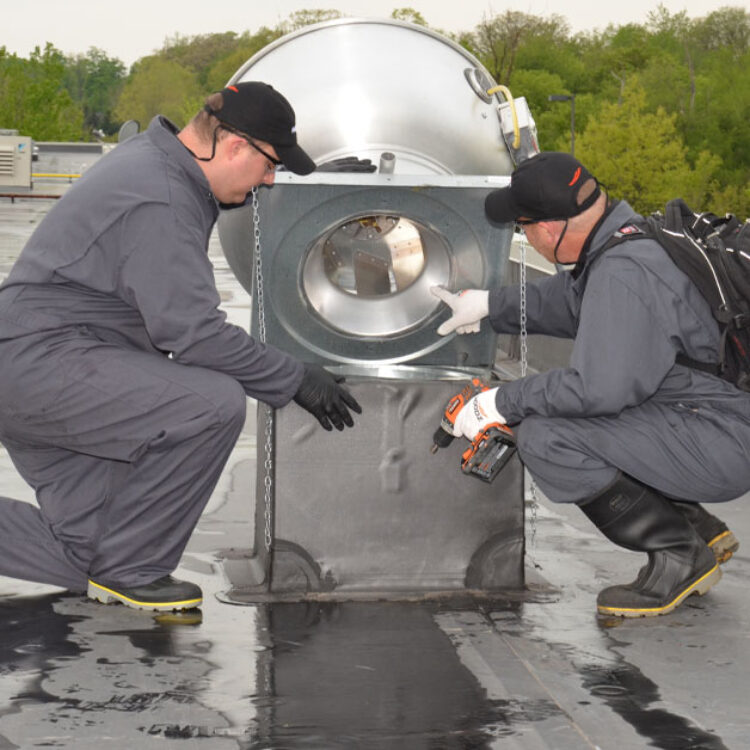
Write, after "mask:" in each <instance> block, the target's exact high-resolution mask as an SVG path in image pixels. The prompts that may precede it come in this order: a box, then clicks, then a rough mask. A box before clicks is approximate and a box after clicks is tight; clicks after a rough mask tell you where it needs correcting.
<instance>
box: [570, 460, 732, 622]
mask: <svg viewBox="0 0 750 750" xmlns="http://www.w3.org/2000/svg"><path fill="white" fill-rule="evenodd" d="M579 506H580V508H581V510H582V511H583V512H584V513H585V514H586V516H588V518H589V519H590V520H591V521H592V522H593V523H594V525H595V526H596V527H597V528H598V529H599V530H600V531H601V532H602V533H603V534H604V535H605V536H606V537H607V538H608V539H609V540H610V541H612V542H614V543H615V544H618V545H620V546H621V547H625V548H626V549H630V550H635V551H639V552H646V553H647V555H648V562H647V564H646V565H645V566H644V567H643V568H641V570H640V572H639V573H638V575H637V577H636V579H635V580H634V581H632V582H631V583H627V584H620V585H617V586H610V587H608V588H606V589H604V590H603V591H601V592H599V596H598V597H597V600H596V603H597V610H598V612H599V614H601V615H608V616H615V617H654V616H657V615H665V614H668V613H669V612H671V611H672V610H674V609H675V608H676V607H678V606H679V605H680V604H682V602H683V601H685V599H687V598H688V597H689V596H691V595H693V594H700V595H703V594H705V593H706V592H707V591H708V590H709V589H710V588H711V587H712V586H713V585H714V584H716V583H718V581H719V579H720V578H721V570H720V568H719V564H718V563H717V562H716V559H715V557H714V553H713V552H712V551H711V549H710V548H709V547H708V545H707V544H706V542H705V541H704V540H703V539H702V538H701V537H700V536H699V534H698V532H697V531H696V530H695V529H694V528H693V526H692V525H691V524H690V523H689V522H688V521H687V519H686V518H685V517H684V516H683V515H682V514H681V513H680V512H679V511H678V510H677V509H676V508H674V507H672V504H671V503H670V501H669V500H667V499H666V498H665V497H664V496H663V495H661V494H660V493H658V492H657V491H656V490H653V489H651V488H650V487H646V486H645V485H642V484H640V483H639V482H636V481H635V480H634V479H632V478H631V477H628V476H626V475H624V474H621V475H620V477H619V478H618V479H617V481H616V482H615V483H614V484H613V485H611V486H610V487H609V488H608V489H606V490H605V491H604V492H602V493H601V494H599V495H597V496H596V497H594V498H591V499H589V500H584V501H583V502H581V503H579Z"/></svg>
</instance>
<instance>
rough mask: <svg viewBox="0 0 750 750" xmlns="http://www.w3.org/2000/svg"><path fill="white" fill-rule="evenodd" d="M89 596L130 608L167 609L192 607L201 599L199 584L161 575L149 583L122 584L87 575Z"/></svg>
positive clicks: (201, 600) (105, 602)
mask: <svg viewBox="0 0 750 750" xmlns="http://www.w3.org/2000/svg"><path fill="white" fill-rule="evenodd" d="M87 593H88V597H89V599H94V600H96V601H99V602H102V603H103V604H114V603H118V602H119V603H120V604H124V605H125V606H126V607H132V608H133V609H150V610H155V611H159V612H169V611H172V610H176V609H194V608H195V607H200V605H201V603H202V602H203V592H202V591H201V589H200V586H196V584H194V583H189V582H187V581H178V580H177V579H176V578H172V576H163V577H162V578H158V579H157V580H155V581H152V582H151V583H143V584H140V585H137V586H121V585H119V584H116V583H109V582H107V583H105V582H102V581H94V580H91V579H89V586H88V592H87Z"/></svg>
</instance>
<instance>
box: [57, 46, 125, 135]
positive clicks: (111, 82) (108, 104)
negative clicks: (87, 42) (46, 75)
mask: <svg viewBox="0 0 750 750" xmlns="http://www.w3.org/2000/svg"><path fill="white" fill-rule="evenodd" d="M124 82H125V65H123V63H122V62H121V61H120V60H118V59H116V58H111V57H108V56H107V55H106V53H105V52H104V51H103V50H100V49H97V48H96V47H92V48H91V49H89V51H88V53H87V54H86V55H77V56H75V57H68V58H67V59H66V61H65V87H66V88H67V89H68V91H69V92H70V95H71V96H72V98H73V101H74V102H75V103H76V104H77V105H79V106H80V107H81V108H82V109H83V124H84V129H85V132H86V133H87V134H94V133H105V134H111V133H114V132H115V131H116V130H117V127H118V124H117V123H116V122H115V121H114V120H113V110H114V107H115V104H116V102H117V99H118V97H119V95H120V92H121V91H122V87H123V85H124Z"/></svg>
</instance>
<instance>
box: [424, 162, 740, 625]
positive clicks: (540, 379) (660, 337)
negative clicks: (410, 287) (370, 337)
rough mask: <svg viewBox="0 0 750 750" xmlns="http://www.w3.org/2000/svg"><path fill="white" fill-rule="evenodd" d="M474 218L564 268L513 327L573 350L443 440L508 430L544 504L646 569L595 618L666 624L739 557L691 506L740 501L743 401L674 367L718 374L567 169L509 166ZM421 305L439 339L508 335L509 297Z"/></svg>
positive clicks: (699, 304) (479, 403)
mask: <svg viewBox="0 0 750 750" xmlns="http://www.w3.org/2000/svg"><path fill="white" fill-rule="evenodd" d="M485 210H486V214H487V216H488V218H489V220H490V221H493V222H497V223H515V224H516V225H517V226H518V227H519V229H521V230H522V231H523V232H524V233H525V235H526V238H527V239H528V241H529V243H530V244H531V245H532V246H533V247H534V248H535V249H536V250H537V251H538V252H539V253H540V254H541V255H542V256H544V258H546V259H547V260H548V261H550V262H554V263H557V264H563V265H565V264H570V265H572V268H570V269H568V270H565V271H562V270H561V271H559V272H558V273H556V274H554V275H552V276H549V277H546V278H544V279H542V280H540V281H536V282H533V283H529V284H528V288H527V293H526V299H527V305H526V315H527V328H528V331H529V333H541V334H547V335H550V336H557V337H562V338H570V339H573V340H574V343H573V351H572V355H571V358H570V362H569V365H568V367H563V368H556V369H551V370H549V371H546V372H541V373H534V374H531V375H527V376H526V377H524V378H520V379H518V380H515V381H513V382H510V383H508V384H506V385H503V386H502V387H500V388H495V389H492V390H489V391H486V392H485V393H482V394H480V395H478V396H476V397H475V399H474V400H473V403H472V402H470V403H469V405H468V406H467V407H465V408H464V409H462V410H461V412H460V413H459V416H458V418H457V422H456V433H457V434H458V435H461V436H464V437H467V438H469V439H473V438H474V437H475V436H476V435H477V434H478V433H479V431H480V430H481V429H482V426H483V425H485V424H489V423H491V422H493V421H499V422H502V423H507V424H510V425H513V427H514V430H515V432H516V435H517V438H518V451H519V455H520V456H521V459H522V460H523V462H524V464H525V465H526V467H527V468H528V470H529V472H530V473H531V475H532V476H533V477H534V479H535V480H536V482H537V484H538V485H539V487H540V488H541V489H542V490H543V492H544V493H545V495H546V496H547V497H548V498H549V499H550V500H552V501H554V502H563V503H576V504H577V505H578V506H579V507H580V508H581V510H582V511H583V512H584V513H585V514H586V516H587V517H588V518H589V519H590V520H591V521H592V522H593V523H594V524H595V525H596V526H597V528H599V530H600V531H601V532H602V533H603V534H604V535H605V536H606V537H607V538H608V539H610V540H611V541H613V542H614V543H615V544H618V545H620V546H622V547H625V548H627V549H630V550H636V551H641V552H645V553H646V554H647V556H648V559H647V564H646V565H645V566H644V567H643V568H642V569H641V570H640V572H639V573H638V576H637V577H636V579H635V580H634V581H633V582H632V583H629V584H624V585H616V586H610V587H609V588H606V589H604V590H603V591H601V592H600V594H599V596H598V599H597V605H598V611H599V613H600V614H603V615H616V616H622V617H647V616H653V615H661V614H666V613H668V612H671V611H672V610H673V609H674V608H675V607H677V606H679V605H680V604H681V603H682V602H683V601H684V600H685V599H686V598H687V597H688V596H690V595H691V594H695V593H697V594H705V593H706V592H707V591H708V590H709V589H710V588H711V586H713V585H714V584H715V583H716V582H718V580H719V578H720V577H721V570H720V568H719V563H724V562H726V561H727V560H728V559H729V558H730V557H731V556H732V554H733V553H734V551H735V550H736V549H737V547H738V542H737V539H736V538H735V536H734V534H732V532H731V531H730V530H729V529H727V527H726V525H725V524H724V523H722V522H721V521H720V520H719V519H718V518H716V516H714V515H712V514H710V513H708V512H707V511H706V510H705V509H704V508H703V507H702V506H701V505H700V503H703V502H723V501H727V500H731V499H733V498H736V497H738V496H740V495H742V494H744V493H745V492H747V491H748V490H750V454H749V451H750V448H749V447H748V446H750V395H748V394H747V393H744V392H742V391H740V390H739V389H737V388H736V387H735V386H734V385H733V384H732V383H730V382H728V381H726V380H723V379H721V378H719V377H718V376H716V375H713V374H710V373H709V372H707V371H705V368H701V369H698V368H695V367H690V366H687V365H686V364H682V363H681V362H680V359H682V361H686V360H688V359H689V360H691V361H694V362H700V363H704V362H705V363H709V362H717V361H718V352H719V345H720V340H719V339H720V336H719V330H718V326H717V323H716V321H715V320H714V317H713V315H712V312H711V309H710V306H709V305H708V303H707V302H706V300H705V299H704V298H703V297H702V295H701V293H700V292H699V291H698V289H697V287H696V286H694V284H693V283H692V282H691V281H690V280H689V279H688V277H687V276H686V275H685V274H684V273H682V271H680V270H679V269H678V268H677V266H676V265H675V264H674V262H673V261H672V260H671V259H670V258H669V256H668V255H667V253H666V251H665V250H664V249H663V248H662V247H661V246H660V245H659V244H658V243H657V242H656V241H655V240H652V239H650V238H648V237H645V236H644V237H641V238H637V239H631V240H629V241H628V242H622V243H620V244H617V245H614V246H612V247H609V248H605V245H607V242H608V241H609V240H610V239H611V238H612V237H613V236H616V235H618V233H625V232H628V231H629V230H630V229H632V228H633V226H634V225H633V221H634V220H635V219H638V218H640V217H638V215H637V214H636V213H635V212H634V211H633V209H632V208H631V207H630V206H629V205H628V204H627V203H625V202H624V201H616V200H611V199H609V198H608V196H607V195H606V194H605V193H604V192H603V191H602V188H601V186H600V185H599V183H598V182H597V180H596V178H595V177H593V176H592V175H591V174H590V173H589V171H588V170H587V169H586V167H585V166H583V164H581V163H580V162H579V161H577V160H576V159H575V158H573V157H572V156H571V155H569V154H565V153H556V152H545V153H541V154H538V155H535V156H533V157H531V158H529V159H527V160H526V161H524V162H522V163H521V164H520V165H519V166H518V168H517V169H516V170H515V171H514V172H513V174H512V176H511V181H510V185H509V186H508V187H505V188H502V189H500V190H496V191H493V192H492V193H490V194H489V195H488V196H487V199H486V203H485ZM605 250H606V252H605ZM433 292H434V293H435V295H436V296H438V297H439V298H440V299H441V300H443V301H444V302H445V303H446V304H447V305H448V306H449V307H450V308H451V311H452V316H451V317H450V318H449V319H448V320H447V321H446V322H444V323H443V324H442V325H441V326H440V328H439V329H438V333H440V334H441V335H448V334H452V333H454V332H455V333H459V334H461V333H471V332H475V331H478V330H479V326H480V322H481V320H482V319H483V318H485V317H487V318H488V319H489V323H490V324H491V325H492V327H493V329H494V330H496V331H498V332H502V333H518V331H519V327H520V322H519V319H520V315H519V308H520V292H519V289H518V287H515V286H514V287H502V288H499V289H493V290H490V291H485V290H478V289H470V290H464V291H462V292H458V293H452V292H449V291H447V290H446V289H443V288H440V287H435V288H433Z"/></svg>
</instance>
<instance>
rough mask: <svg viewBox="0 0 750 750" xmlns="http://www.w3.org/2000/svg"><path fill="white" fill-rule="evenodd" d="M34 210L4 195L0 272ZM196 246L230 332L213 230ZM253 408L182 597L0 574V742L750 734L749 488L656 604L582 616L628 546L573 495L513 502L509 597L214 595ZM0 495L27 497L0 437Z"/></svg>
mask: <svg viewBox="0 0 750 750" xmlns="http://www.w3.org/2000/svg"><path fill="white" fill-rule="evenodd" d="M47 187H48V186H47ZM51 205H52V201H46V200H30V199H29V200H21V201H16V202H15V203H12V204H11V203H10V201H9V200H7V199H0V275H2V276H4V275H5V274H6V273H7V271H8V269H9V268H10V265H11V264H12V261H13V258H14V257H15V255H16V254H17V253H18V252H19V251H20V249H21V247H22V246H23V242H24V241H25V238H26V237H27V236H28V234H29V233H30V231H31V229H33V226H34V225H35V224H36V222H38V220H39V219H40V217H41V216H43V214H44V213H45V211H46V210H48V209H49V207H50V206H51ZM210 253H211V258H212V261H213V262H214V265H215V268H216V276H217V283H218V286H219V289H220V292H221V296H222V299H223V301H224V303H223V304H224V307H225V309H226V310H227V312H228V315H229V317H230V319H231V320H232V321H233V322H236V323H238V324H240V325H243V326H247V323H248V320H249V310H248V299H247V295H246V294H245V293H244V292H243V290H242V288H241V287H240V285H239V284H238V283H237V282H236V280H235V279H234V277H233V275H232V273H231V271H230V270H229V268H228V266H227V264H226V261H225V260H224V257H223V255H222V253H221V250H220V248H219V246H218V241H217V240H216V239H214V240H213V241H212V243H211V248H210ZM252 411H253V410H252V409H251V410H249V417H248V420H247V424H246V427H245V430H244V432H243V434H242V436H241V438H240V441H239V442H238V444H237V446H236V448H235V451H234V453H233V456H232V458H231V460H230V462H229V464H228V465H227V468H226V470H225V473H224V476H223V478H222V481H221V482H220V483H219V485H218V487H217V489H216V491H215V493H214V495H213V497H212V499H211V501H210V503H209V505H208V507H207V509H206V512H205V514H204V516H203V518H202V519H201V522H200V524H199V525H198V528H197V529H196V532H195V533H194V535H193V538H192V540H191V542H190V544H189V546H188V549H187V551H186V553H185V555H184V558H183V560H182V564H181V566H180V567H179V568H178V570H177V571H176V575H177V576H178V577H184V578H188V579H190V580H194V581H195V582H197V583H199V584H200V585H201V586H202V588H203V590H204V597H205V599H204V605H203V607H202V609H201V610H200V611H198V612H189V613H185V614H183V615H156V616H154V615H153V614H149V613H144V612H138V611H133V610H129V609H126V608H125V607H122V606H120V605H111V606H103V605H100V604H97V603H94V602H90V601H88V600H86V599H84V598H82V597H80V596H72V595H69V594H67V593H65V592H61V591H60V590H59V589H54V588H51V587H46V586H40V585H37V584H31V583H25V582H21V581H16V580H13V579H8V578H0V676H1V677H2V679H1V680H0V749H2V748H14V747H19V748H34V747H62V748H81V749H84V750H87V749H88V748H92V749H93V748H108V747H112V748H135V747H137V748H142V749H143V750H147V749H148V748H152V747H153V748H164V747H179V748H186V749H187V748H200V749H201V750H203V749H207V748H244V749H253V750H256V749H258V750H260V749H261V748H274V749H279V750H281V749H282V748H321V749H324V748H396V749H399V748H404V749H407V750H412V749H415V750H419V749H421V748H424V749H425V750H427V749H430V750H432V749H438V748H446V749H451V748H503V749H505V748H523V749H524V750H525V749H535V748H542V749H543V748H555V749H559V750H566V749H567V748H571V749H572V748H597V747H598V748H642V747H656V748H665V749H675V750H683V749H685V748H706V749H711V750H713V749H717V750H718V749H720V748H731V749H732V750H741V749H742V748H746V747H748V737H750V719H749V718H748V697H747V690H748V687H749V686H750V678H749V677H748V675H750V649H749V648H748V645H749V644H748V638H749V637H750V635H749V634H750V606H748V580H749V578H750V576H749V574H750V558H748V556H747V554H746V551H747V550H748V549H750V541H748V540H750V515H749V514H748V512H747V506H746V502H747V500H746V499H745V500H738V501H735V502H733V503H728V504H724V505H722V506H717V507H716V508H715V509H713V510H715V511H716V512H717V513H718V514H719V515H720V516H721V517H722V518H723V519H724V520H725V521H726V522H727V523H728V524H729V525H730V527H731V528H732V529H733V531H734V532H735V534H736V535H737V537H738V538H739V539H740V543H741V547H740V550H739V553H738V554H736V555H735V556H734V557H733V558H732V559H731V560H730V561H729V562H728V563H727V564H726V565H725V566H723V571H724V576H723V579H722V581H721V582H720V583H719V585H718V586H716V587H715V588H714V589H712V590H711V592H710V593H709V594H708V595H706V596H705V597H702V598H697V597H693V598H691V599H689V600H688V601H687V602H686V603H685V604H684V605H683V606H682V607H681V608H679V609H678V610H677V611H676V612H674V613H673V614H671V615H668V616H666V617H661V618H654V619H648V620H627V621H623V620H617V619H612V620H606V619H601V618H597V617H596V615H595V600H596V594H597V592H598V591H599V589H601V588H603V587H604V586H607V585H610V584H612V583H615V582H623V581H625V580H631V579H632V578H633V577H634V576H635V573H636V572H637V569H638V567H639V566H640V565H641V564H642V562H643V559H642V557H641V556H639V555H637V554H635V553H629V552H626V551H623V550H620V549H617V548H615V547H614V546H613V545H611V544H610V543H609V542H607V541H606V540H605V539H604V538H603V537H601V535H599V534H598V532H597V531H596V530H595V529H593V527H591V526H589V525H588V522H587V521H586V519H585V518H584V517H583V515H582V514H580V513H579V511H578V510H577V508H574V507H567V506H555V505H552V504H550V503H549V502H548V501H546V500H545V499H544V498H541V499H540V501H539V503H538V505H537V504H535V503H533V502H532V500H531V498H530V497H529V498H527V511H528V513H527V516H528V521H527V557H526V571H527V573H526V576H527V588H526V590H525V591H522V592H515V593H511V594H509V595H508V596H507V597H505V598H502V597H499V598H496V599H494V600H492V601H478V600H474V599H465V600H463V601H461V600H460V599H454V600H452V601H447V600H445V601H444V600H437V601H428V602H392V601H376V602H319V601H307V602H297V603H272V604H268V603H263V604H251V605H247V606H242V605H232V604H227V603H225V602H226V592H227V590H228V589H229V587H230V585H229V582H228V579H227V577H226V575H225V573H224V571H223V568H222V564H221V562H220V560H219V556H218V551H219V550H225V549H227V548H235V549H243V548H246V547H249V545H250V544H251V540H252V539H253V507H254V502H255V498H254V486H255V446H256V439H255V420H254V415H253V414H252ZM467 481H473V480H471V479H469V478H467ZM497 481H501V479H499V480H497ZM0 494H2V495H5V496H8V497H14V498H16V499H21V500H27V501H30V502H31V501H33V495H32V493H31V491H30V490H29V488H28V487H26V486H25V485H24V484H23V482H22V480H21V479H20V478H19V477H18V476H17V475H16V473H15V470H14V468H13V467H12V465H11V464H10V462H9V460H8V458H7V456H6V455H5V454H4V453H0ZM745 544H747V545H748V546H747V547H746V546H744V545H745Z"/></svg>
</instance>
